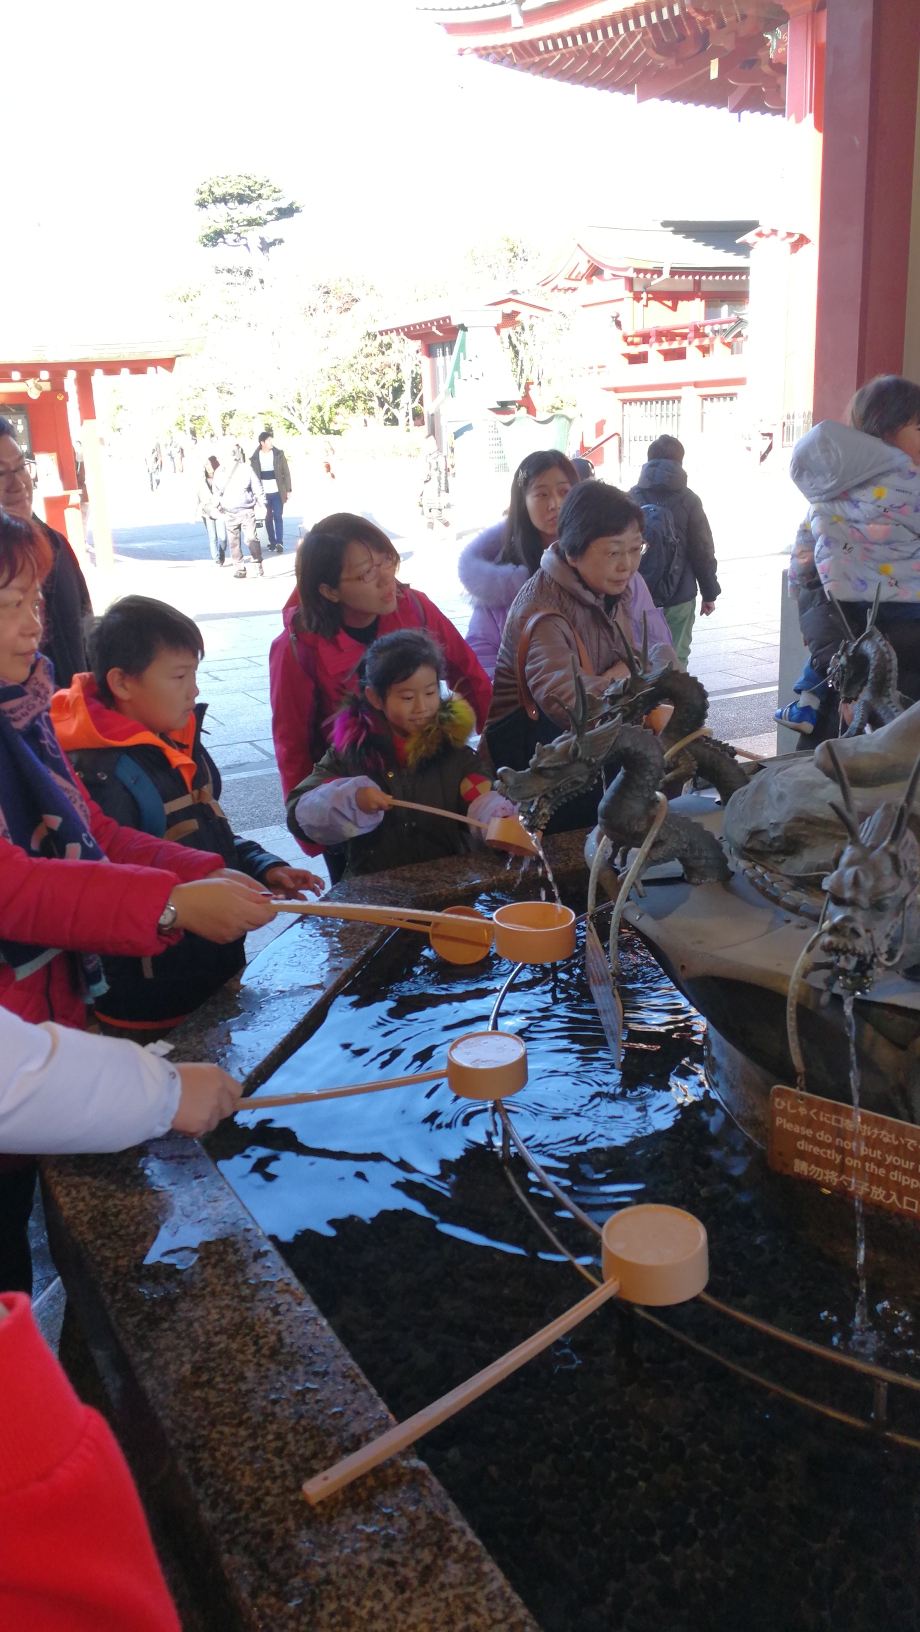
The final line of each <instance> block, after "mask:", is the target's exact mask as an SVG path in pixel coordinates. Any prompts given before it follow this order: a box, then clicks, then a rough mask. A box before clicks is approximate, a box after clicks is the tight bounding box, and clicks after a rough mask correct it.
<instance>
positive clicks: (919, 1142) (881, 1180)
mask: <svg viewBox="0 0 920 1632" xmlns="http://www.w3.org/2000/svg"><path fill="white" fill-rule="evenodd" d="M768 1160H769V1163H770V1166H771V1167H772V1168H775V1170H776V1172H777V1173H789V1174H792V1175H793V1177H795V1178H801V1179H810V1180H811V1181H812V1183H813V1184H819V1185H821V1186H822V1188H823V1189H825V1190H838V1191H841V1192H842V1193H843V1194H845V1195H850V1196H861V1197H862V1199H863V1201H865V1202H867V1203H869V1205H871V1206H873V1207H884V1208H886V1209H887V1210H888V1211H889V1212H891V1213H901V1214H903V1216H904V1217H906V1218H915V1219H920V1127H915V1126H914V1124H913V1123H912V1122H899V1121H897V1120H896V1118H895V1117H893V1116H877V1115H876V1113H875V1112H874V1111H860V1112H859V1116H858V1119H857V1115H856V1112H855V1111H853V1110H851V1109H849V1108H848V1107H847V1106H845V1105H841V1104H839V1103H838V1101H837V1100H835V1099H819V1098H818V1097H817V1096H816V1095H815V1094H804V1093H802V1094H800V1093H798V1092H797V1091H796V1090H795V1089H794V1088H774V1089H773V1092H772V1093H771V1095H770V1145H769V1151H768Z"/></svg>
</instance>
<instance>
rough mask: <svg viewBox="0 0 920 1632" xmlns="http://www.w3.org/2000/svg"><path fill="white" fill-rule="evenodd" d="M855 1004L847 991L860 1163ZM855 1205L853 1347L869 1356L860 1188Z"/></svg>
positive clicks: (872, 1336)
mask: <svg viewBox="0 0 920 1632" xmlns="http://www.w3.org/2000/svg"><path fill="white" fill-rule="evenodd" d="M853 1003H854V998H853V994H852V992H847V994H846V996H845V997H844V999H843V1018H844V1024H845V1027H846V1036H847V1046H848V1048H849V1051H850V1093H851V1095H852V1099H853V1136H854V1141H855V1145H856V1151H855V1154H856V1160H857V1163H859V1164H860V1165H861V1161H862V1154H863V1150H864V1148H865V1147H864V1144H863V1135H862V1123H861V1119H860V1115H859V1061H858V1060H857V1058H856V1022H855V1020H854V1018H853ZM858 1170H859V1169H858V1168H857V1171H858ZM853 1206H854V1209H855V1213H856V1279H857V1283H858V1286H859V1292H858V1296H857V1299H856V1310H855V1313H854V1316H853V1326H852V1338H851V1342H850V1347H851V1348H852V1349H854V1350H856V1351H857V1352H858V1353H860V1354H862V1355H864V1356H866V1357H868V1356H870V1355H871V1354H873V1353H874V1352H875V1349H876V1348H877V1337H876V1333H875V1331H874V1330H873V1327H872V1323H871V1321H870V1319H869V1295H868V1290H867V1286H866V1211H865V1208H864V1206H863V1199H862V1196H861V1195H860V1194H859V1192H858V1190H857V1191H856V1193H855V1194H854V1197H853Z"/></svg>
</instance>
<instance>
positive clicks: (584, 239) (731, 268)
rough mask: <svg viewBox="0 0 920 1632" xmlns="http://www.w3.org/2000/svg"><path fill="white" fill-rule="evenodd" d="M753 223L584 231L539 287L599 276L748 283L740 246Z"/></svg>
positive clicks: (746, 252)
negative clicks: (646, 274)
mask: <svg viewBox="0 0 920 1632" xmlns="http://www.w3.org/2000/svg"><path fill="white" fill-rule="evenodd" d="M756 226H757V222H756V221H656V222H648V223H646V224H645V225H642V226H629V227H626V226H617V227H602V226H588V227H585V228H583V229H582V231H581V232H580V233H579V234H578V236H577V237H576V239H575V241H574V242H572V241H571V240H570V241H569V243H568V244H567V246H566V247H565V249H564V250H563V251H562V252H561V253H560V254H559V256H558V257H557V258H556V260H555V261H554V263H553V266H552V268H551V270H550V271H549V272H547V273H546V274H545V275H544V276H543V277H542V278H541V279H540V287H541V288H543V289H553V288H557V287H559V286H560V285H563V286H564V285H567V284H571V283H580V282H584V281H587V280H588V279H589V278H592V277H595V276H596V275H597V274H598V273H604V272H613V273H619V274H621V275H623V276H629V275H631V274H633V273H639V274H641V273H643V272H653V273H656V274H658V276H659V277H675V276H677V277H679V276H695V275H698V274H699V275H704V276H705V275H706V274H707V273H708V274H710V275H716V276H719V275H722V276H730V277H732V279H733V281H735V280H737V279H739V278H743V279H745V280H746V278H747V276H748V272H749V266H750V253H751V252H750V246H749V245H748V244H746V243H739V241H738V240H739V239H742V238H743V237H744V236H745V234H747V233H749V232H751V231H752V230H753V229H754V228H755V227H756Z"/></svg>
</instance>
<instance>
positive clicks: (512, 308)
mask: <svg viewBox="0 0 920 1632" xmlns="http://www.w3.org/2000/svg"><path fill="white" fill-rule="evenodd" d="M489 307H491V308H493V309H494V311H495V321H496V324H498V323H501V325H502V327H504V328H508V327H511V326H512V325H513V324H514V323H515V322H516V321H517V318H518V316H519V315H520V313H521V312H522V311H532V312H548V311H549V310H550V307H549V306H548V305H547V304H546V301H545V299H543V298H542V295H541V294H539V293H535V292H528V293H526V294H525V293H522V292H521V291H520V290H518V289H509V290H508V291H507V292H505V293H502V294H498V295H496V294H495V293H492V294H488V295H483V294H481V293H480V294H477V295H470V296H469V297H468V298H464V297H460V298H459V299H458V298H454V297H451V298H448V299H446V300H444V299H439V300H433V301H430V302H429V303H428V304H427V305H425V306H419V307H417V308H416V309H415V311H414V312H410V313H407V314H405V315H404V316H402V317H401V318H400V319H399V321H398V322H397V321H395V320H394V321H393V322H392V323H387V324H385V325H384V326H383V327H381V328H379V329H378V330H377V333H378V334H405V335H407V336H408V337H409V338H411V339H418V338H421V337H422V335H423V333H426V332H432V333H434V334H435V335H437V334H439V333H441V334H443V337H444V338H445V339H446V338H447V337H448V336H447V334H446V333H445V332H444V331H447V330H450V331H451V332H452V333H453V334H456V331H457V330H458V329H459V328H461V327H462V326H463V325H464V324H466V323H467V322H468V321H469V319H470V317H471V316H472V315H473V314H474V313H479V312H483V311H485V310H486V309H488V308H489Z"/></svg>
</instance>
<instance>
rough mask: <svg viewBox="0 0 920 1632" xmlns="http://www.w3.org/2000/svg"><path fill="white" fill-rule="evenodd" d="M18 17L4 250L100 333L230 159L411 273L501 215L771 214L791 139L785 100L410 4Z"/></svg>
mask: <svg viewBox="0 0 920 1632" xmlns="http://www.w3.org/2000/svg"><path fill="white" fill-rule="evenodd" d="M19 15H20V18H21V19H22V21H21V23H20V27H21V28H22V29H23V40H22V51H21V52H20V53H19V62H18V68H17V71H16V72H15V74H13V73H9V72H8V73H5V74H4V89H3V124H4V131H5V136H6V140H7V143H9V141H10V138H11V137H13V138H15V161H16V166H17V169H18V170H19V174H20V176H21V178H22V181H23V183H24V185H23V186H22V187H21V188H17V186H16V184H15V180H14V171H13V169H12V168H11V167H9V166H7V167H6V172H5V173H6V182H7V189H6V198H7V202H6V207H5V210H4V212H3V214H4V222H5V230H4V235H3V236H4V240H5V242H4V256H3V265H4V281H5V282H7V286H8V287H9V282H10V281H12V284H13V288H14V290H15V291H16V294H17V296H18V311H19V314H20V318H21V319H23V320H24V321H25V326H26V327H28V328H29V329H32V328H33V322H34V324H35V328H36V329H37V331H38V332H41V330H42V329H44V328H47V326H48V320H49V314H51V313H54V312H57V313H58V314H59V317H60V321H61V323H62V324H64V326H65V327H67V328H72V325H73V323H74V322H77V323H78V326H79V328H80V330H81V332H82V333H83V334H88V333H89V331H90V330H92V331H93V332H94V333H99V332H100V326H101V325H104V326H105V328H106V329H107V330H109V331H111V329H112V327H113V324H115V323H121V322H124V321H128V320H129V319H130V321H131V324H132V327H134V328H135V330H136V329H137V325H138V322H139V321H140V320H141V319H143V320H144V321H145V322H146V325H147V327H148V331H149V330H150V329H151V328H156V326H157V316H158V313H159V311H160V310H161V302H162V297H163V295H164V294H165V293H166V292H167V291H168V290H169V289H171V288H175V287H176V286H178V285H181V284H183V283H187V282H188V281H189V280H190V279H193V278H194V276H195V269H196V266H199V265H200V264H201V257H202V256H203V255H204V254H205V251H203V250H200V249H199V248H198V247H197V246H196V244H195V235H196V232H197V231H198V230H199V223H198V220H197V217H196V212H195V210H194V208H193V205H192V198H193V194H194V190H195V187H196V185H197V184H198V182H199V181H201V180H203V179H204V178H206V177H207V176H210V175H213V174H216V173H232V172H235V171H242V170H248V171H256V172H260V173H264V174H266V175H269V176H271V177H272V179H274V180H276V181H277V182H278V183H279V184H280V185H281V186H282V187H284V188H285V189H287V190H289V191H290V192H291V193H292V194H293V195H294V196H295V197H296V198H297V199H298V200H299V201H300V202H301V203H302V204H303V205H304V207H305V213H304V216H303V218H302V221H301V223H300V224H299V226H298V229H297V231H296V234H293V235H292V242H294V241H296V249H297V252H298V253H299V254H303V255H304V256H306V257H307V258H308V259H309V262H310V264H311V265H313V266H315V268H316V270H317V271H320V270H322V271H332V272H335V271H341V270H348V269H349V268H351V269H353V270H355V271H357V272H361V273H364V274H370V275H372V276H375V277H376V278H377V279H378V280H379V281H380V282H381V283H382V284H384V285H385V286H387V287H401V288H406V287H411V284H412V283H413V282H414V281H415V279H416V277H425V278H428V277H431V276H436V275H437V274H438V271H439V269H440V268H442V267H443V266H444V265H445V264H456V260H457V251H458V245H466V244H468V243H469V244H471V243H474V242H475V241H476V240H477V239H481V238H490V237H493V236H494V235H496V234H497V233H500V232H508V233H511V234H515V235H524V236H526V237H528V238H530V239H533V240H536V241H537V242H539V243H541V244H544V245H546V246H547V248H548V249H551V248H552V247H553V246H555V245H556V244H562V243H563V242H564V240H565V239H566V237H567V235H568V234H569V233H570V232H572V231H573V230H575V228H576V227H577V226H578V225H579V224H580V223H585V222H590V221H594V222H601V223H610V224H616V223H630V222H634V221H636V222H638V221H647V220H650V219H655V218H658V217H661V216H664V217H669V216H693V215H704V216H746V215H751V216H754V217H757V216H759V215H762V213H763V211H764V208H765V206H764V196H765V189H766V187H767V186H768V184H769V183H771V182H772V181H775V178H776V175H777V173H778V169H779V165H780V160H781V154H782V151H783V136H784V122H783V120H782V119H777V118H770V117H767V116H762V115H743V116H742V117H741V119H740V120H738V119H737V118H735V117H732V116H730V115H728V114H727V113H721V112H717V111H715V110H708V109H699V108H684V107H680V106H677V105H671V104H668V103H655V102H648V103H645V104H643V105H642V106H637V105H636V103H635V102H634V100H633V99H632V98H630V97H625V96H612V95H610V94H609V93H604V92H599V91H590V90H581V89H577V88H574V87H568V86H562V85H556V84H553V83H551V82H547V81H543V80H539V79H535V78H533V77H531V76H530V75H527V74H518V73H511V72H508V71H507V70H505V69H501V68H497V67H494V66H491V65H487V64H484V63H479V62H477V61H475V60H473V59H469V58H467V59H463V58H458V57H457V56H456V55H455V54H454V52H453V51H452V49H451V46H450V44H449V42H448V40H447V38H446V36H445V35H444V33H443V30H442V29H440V28H439V27H438V26H437V25H436V24H434V23H432V22H431V21H430V20H429V19H428V18H426V17H423V16H420V15H419V14H418V13H417V12H416V11H415V8H414V6H413V5H412V4H410V3H409V0H274V3H273V4H271V5H270V6H255V5H253V4H252V3H251V0H247V3H246V4H243V3H242V0H218V3H214V4H205V3H204V0H157V3H155V4H152V5H151V4H148V5H144V6H140V5H125V3H124V0H35V3H34V4H33V6H32V7H30V8H22V10H21V11H20V13H19ZM7 26H9V25H7ZM8 61H12V56H11V57H10V58H8ZM7 151H9V147H8V149H7ZM11 273H12V277H11V276H10V275H11ZM9 312H10V306H9V305H8V304H7V303H4V307H3V315H0V331H2V329H3V328H5V327H6V326H7V322H8V318H9Z"/></svg>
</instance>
